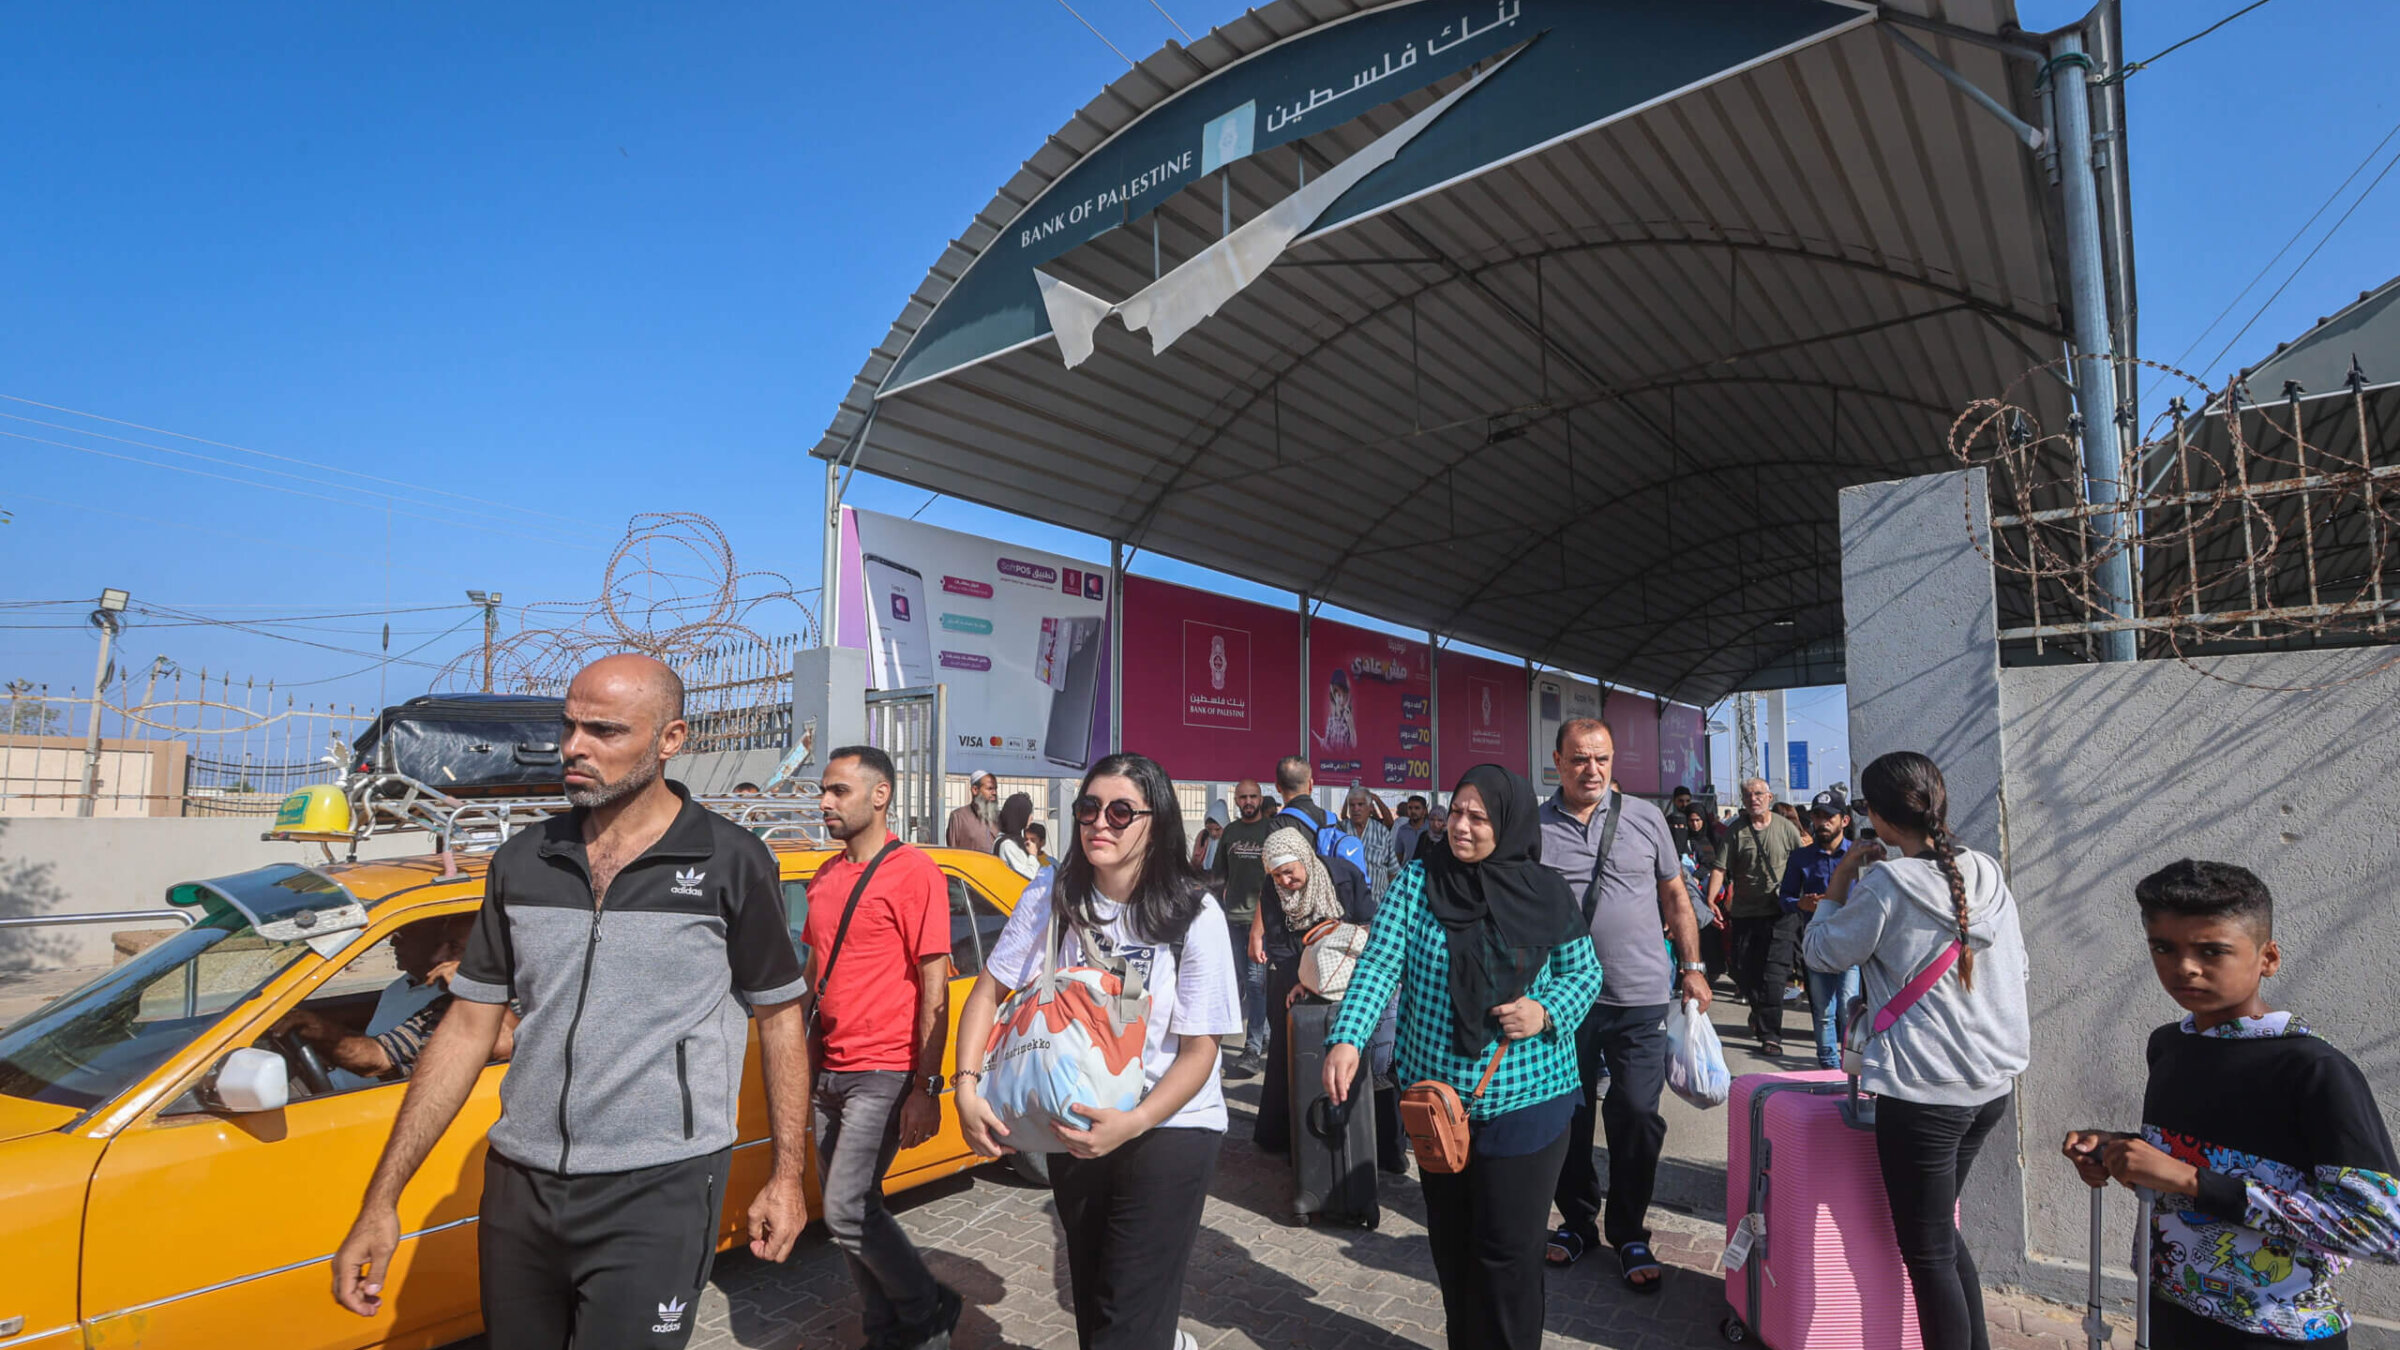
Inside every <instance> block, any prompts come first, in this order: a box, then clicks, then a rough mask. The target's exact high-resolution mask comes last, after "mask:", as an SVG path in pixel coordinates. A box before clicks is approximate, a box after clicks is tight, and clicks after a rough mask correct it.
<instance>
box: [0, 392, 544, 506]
mask: <svg viewBox="0 0 2400 1350" xmlns="http://www.w3.org/2000/svg"><path fill="white" fill-rule="evenodd" d="M0 418H7V419H8V420H10V421H12V422H24V423H27V424H29V425H32V426H37V427H47V428H49V429H50V430H52V431H60V432H65V433H66V434H67V435H69V436H89V437H92V438H93V439H95V440H102V441H114V442H115V443H117V444H118V445H130V446H134V447H136V448H138V449H142V450H156V451H158V452H159V453H160V454H162V455H181V456H183V457H184V458H186V459H196V460H199V461H200V462H201V463H203V464H215V465H218V466H220V467H223V468H228V469H240V470H242V471H244V472H246V473H263V474H272V475H273V476H275V477H277V478H289V479H291V480H293V481H294V482H299V483H306V484H308V485H309V486H311V487H321V488H326V489H329V490H331V491H334V492H355V493H357V494H359V495H360V496H362V497H365V498H367V499H368V500H369V501H370V502H373V503H375V504H377V505H382V504H385V503H389V502H392V501H394V500H400V501H407V502H409V504H410V505H412V506H423V507H427V508H429V509H436V510H448V511H455V512H457V513H458V514H460V515H468V516H476V517H479V518H481V519H483V520H489V521H494V522H498V523H501V524H505V525H509V526H511V527H512V528H523V527H522V526H519V525H518V523H517V522H515V521H513V520H510V519H509V518H508V517H506V516H498V515H494V514H492V513H491V512H489V511H468V510H464V509H462V508H459V507H455V506H452V507H443V506H441V505H440V504H438V503H435V502H420V501H415V500H413V499H410V498H398V499H395V498H394V497H393V496H392V494H390V493H388V492H377V491H375V490H374V489H372V488H363V487H354V486H352V485H351V484H348V483H336V482H333V481H331V480H329V479H324V478H317V477H312V476H310V475H308V474H304V473H291V472H288V471H286V470H283V469H265V468H260V467H258V466H257V465H254V464H244V463H242V462H240V461H239V460H231V459H221V458H219V457H218V456H215V455H204V454H201V453H200V452H199V451H197V450H185V449H181V448H179V447H177V446H172V445H158V444H155V443H153V442H150V441H136V440H131V439H128V438H126V437H123V436H111V435H109V434H108V433H107V432H105V431H85V430H84V429H82V428H81V427H69V426H61V425H59V424H58V423H56V422H45V421H42V420H41V419H40V418H37V417H26V416H24V415H22V414H19V413H0ZM17 434H19V433H16V432H0V435H12V436H13V435H17ZM25 439H27V440H37V439H38V438H36V437H30V436H29V437H26V438H25ZM41 443H42V444H45V445H67V444H69V443H68V442H64V441H43V442H41ZM161 467H164V466H161ZM344 472H347V470H344ZM262 486H263V485H262ZM423 490H424V491H428V492H436V491H438V489H434V488H426V489H423ZM441 495H444V496H450V495H454V494H449V493H443V494H441ZM467 500H470V501H472V500H474V499H473V498H468V499H467ZM533 514H546V513H533Z"/></svg>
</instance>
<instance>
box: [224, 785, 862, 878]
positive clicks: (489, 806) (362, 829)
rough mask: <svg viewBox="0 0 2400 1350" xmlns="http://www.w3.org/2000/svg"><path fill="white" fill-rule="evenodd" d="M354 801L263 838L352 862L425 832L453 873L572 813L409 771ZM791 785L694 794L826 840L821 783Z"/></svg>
mask: <svg viewBox="0 0 2400 1350" xmlns="http://www.w3.org/2000/svg"><path fill="white" fill-rule="evenodd" d="M338 786H339V787H340V789H341V794H342V797H343V798H344V799H345V800H346V801H347V802H348V803H349V807H350V810H349V820H348V828H346V829H336V830H307V829H276V830H269V831H267V833H266V834H265V835H263V836H261V837H262V838H265V839H269V840H276V841H285V842H300V843H315V844H321V845H324V846H325V851H326V855H327V856H328V857H331V856H332V852H333V848H332V846H333V845H334V844H337V843H341V844H347V845H348V846H349V859H348V860H349V861H352V862H355V861H357V859H358V846H359V845H360V844H361V843H363V842H364V841H366V840H368V839H372V838H375V837H376V836H378V835H389V834H402V833H406V832H408V831H412V830H421V831H424V832H425V833H427V834H430V835H432V836H433V837H434V839H435V841H436V851H437V852H439V853H440V854H441V855H442V867H443V874H444V875H445V876H450V875H455V874H456V872H457V862H456V856H457V855H458V854H460V853H489V852H490V851H492V850H493V849H496V848H498V847H500V845H502V844H504V843H506V842H508V840H509V837H510V836H511V835H514V834H515V833H516V832H517V831H519V830H522V829H524V828H526V827H527V826H529V825H536V824H539V823H540V822H542V821H545V820H548V819H550V818H551V817H552V816H555V815H560V814H562V813H564V812H567V811H571V810H573V809H575V808H574V804H573V803H571V802H569V801H568V800H567V799H566V798H565V797H563V796H559V797H548V796H544V797H476V798H469V799H462V798H458V797H453V796H451V795H450V794H449V793H446V792H444V791H442V790H441V789H439V788H436V787H431V786H428V785H427V784H425V783H421V782H419V781H417V780H416V779H414V778H411V777H409V776H408V775H406V774H401V773H391V772H367V773H356V774H352V775H350V776H349V777H347V778H345V779H343V780H342V782H341V783H340V784H339V785H338ZM784 786H785V787H787V788H789V789H790V791H789V792H788V793H787V794H785V795H781V796H775V797H748V796H700V795H698V794H695V795H694V796H693V797H692V800H693V801H695V802H698V803H699V804H700V805H702V806H704V807H707V808H708V809H709V810H711V811H714V812H716V813H717V814H718V815H721V816H723V817H725V818H726V819H728V820H730V821H732V822H733V823H734V824H736V825H739V826H741V827H742V828H744V829H746V830H749V831H750V832H751V833H753V834H756V835H757V836H758V837H759V838H761V839H764V840H767V841H768V842H770V843H772V842H775V841H777V840H799V841H803V842H809V843H824V842H825V841H826V838H827V836H826V834H825V826H824V820H823V818H822V817H821V816H820V815H819V814H818V805H817V804H818V801H819V799H820V797H821V796H822V795H823V787H822V786H821V785H820V784H818V783H817V782H815V781H813V780H808V779H792V780H787V782H786V783H785V784H784Z"/></svg>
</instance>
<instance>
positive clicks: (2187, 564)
mask: <svg viewBox="0 0 2400 1350" xmlns="http://www.w3.org/2000/svg"><path fill="white" fill-rule="evenodd" d="M2114 360H2115V362H2116V364H2117V366H2118V367H2119V369H2118V370H2117V371H2116V372H2114V373H2115V374H2117V375H2124V374H2127V373H2132V374H2136V375H2139V374H2141V373H2144V372H2147V373H2151V374H2156V375H2159V376H2163V377H2165V379H2166V381H2167V382H2168V384H2169V385H2170V387H2171V388H2172V389H2173V390H2174V394H2173V397H2170V398H2169V399H2168V400H2167V402H2166V404H2165V406H2164V408H2163V409H2162V410H2161V411H2160V412H2159V413H2158V414H2156V415H2155V416H2154V417H2153V418H2152V419H2151V420H2150V422H2149V423H2148V425H2146V426H2145V427H2143V428H2142V430H2141V434H2139V435H2130V436H2120V437H2119V441H2120V444H2121V447H2122V448H2121V454H2120V463H2119V466H2118V482H2119V483H2120V484H2122V485H2124V491H2123V494H2122V496H2123V500H2121V501H2117V502H2107V501H2094V500H2092V497H2093V494H2092V493H2091V492H2090V491H2088V480H2087V477H2086V475H2085V473H2084V471H2083V467H2082V463H2081V452H2080V446H2081V442H2082V437H2083V432H2084V426H2083V423H2082V420H2081V418H2080V417H2079V416H2072V415H2071V416H2069V417H2068V419H2067V420H2066V422H2065V423H2064V425H2061V426H2059V427H2056V428H2050V427H2046V426H2044V425H2043V424H2042V422H2041V419H2040V416H2039V414H2038V412H2037V411H2036V403H2037V398H2036V397H2035V394H2036V392H2037V391H2040V392H2047V382H2051V381H2059V382H2064V381H2067V380H2071V379H2072V378H2073V370H2072V367H2073V365H2074V363H2075V362H2074V359H2073V358H2061V359H2059V360H2057V361H2053V362H2049V363H2047V364H2044V365H2041V366H2036V367H2034V368H2032V369H2030V370H2028V371H2026V372H2025V373H2024V374H2023V375H2021V376H2019V377H2018V378H2017V380H2016V381H2014V382H2012V384H2011V385H2010V386H2009V388H2008V389H2007V390H2005V391H2003V392H2002V393H2001V394H2000V395H1999V396H1998V397H1994V398H1986V399H1978V400H1976V401H1975V402H1974V403H1971V404H1969V405H1968V406H1967V408H1966V410H1965V411H1964V412H1962V413H1961V414H1960V415H1959V416H1958V418H1957V420H1956V421H1954V422H1953V423H1952V425H1951V428H1950V436H1949V446H1950V451H1951V454H1952V455H1953V456H1954V457H1955V458H1956V459H1957V460H1958V462H1959V463H1960V464H1962V465H1965V466H1968V467H1977V466H1980V467H1983V468H1986V469H1987V470H1989V476H1990V481H1991V488H1990V492H1991V498H1992V506H1993V507H1994V508H1995V511H1994V515H1993V517H1992V521H1991V524H1992V531H1991V536H1990V548H1989V549H1988V551H1985V557H1986V558H1987V559H1988V560H1989V561H1990V562H1991V563H1992V565H1993V567H1994V569H1995V571H1996V572H1997V573H1998V574H1999V576H2000V578H2001V579H2002V586H2001V608H2002V613H2001V625H2002V627H2001V633H2000V637H2001V640H2002V642H2003V644H2004V651H2006V650H2010V649H2012V648H2014V649H2017V650H2020V651H2022V652H2024V653H2025V654H2027V655H2028V656H2029V657H2030V659H2033V660H2036V661H2041V660H2059V659H2069V660H2072V659H2086V660H2089V659H2095V657H2096V654H2095V647H2096V645H2097V641H2098V638H2099V636H2100V635H2101V634H2104V633H2109V632H2121V631H2127V630H2130V631H2132V632H2134V633H2135V634H2136V635H2137V644H2138V650H2139V654H2140V655H2141V656H2143V657H2145V658H2153V659H2159V658H2165V659H2173V660H2177V661H2181V662H2183V663H2185V664H2186V665H2189V666H2191V667H2192V668H2193V669H2194V670H2196V671H2198V672H2200V673H2201V674H2203V675H2206V676H2207V677H2208V678H2210V679H2213V680H2218V681H2220V682H2223V683H2228V684H2235V685H2240V686H2243V687H2246V688H2255V689H2268V690H2277V691H2288V692H2301V691H2305V690H2310V689H2320V688H2331V687H2334V686H2336V685H2339V684H2346V683H2351V682H2354V681H2356V680H2360V679H2364V678H2367V677H2368V676H2370V675H2373V674H2375V673H2377V672H2379V671H2381V670H2384V669H2387V668H2389V667H2391V666H2393V665H2395V664H2400V650H2395V651H2393V652H2392V653H2391V654H2390V655H2389V656H2387V657H2386V658H2384V659H2383V660H2381V661H2379V662H2373V663H2369V664H2367V665H2365V666H2359V667H2353V668H2351V669H2350V670H2348V671H2347V672H2346V673H2345V674H2344V675H2343V676H2342V677H2341V678H2340V679H2336V680H2329V681H2324V682H2320V683H2314V684H2308V683H2294V684H2286V683H2262V682H2258V681H2255V680H2247V679H2236V678H2234V677H2232V676H2229V675H2227V674H2225V673H2224V672H2223V670H2221V669H2220V668H2218V665H2217V663H2213V662H2212V663H2208V664H2202V663H2201V662H2200V658H2203V657H2213V656H2222V655H2228V654H2235V653H2242V652H2259V651H2280V650H2294V649H2303V648H2318V647H2327V646H2358V645H2365V644H2373V643H2391V642H2393V641H2394V639H2395V637H2396V636H2400V625H2396V624H2395V622H2394V620H2395V613H2394V611H2395V610H2400V574H2395V569H2394V563H2395V558H2394V556H2393V549H2394V546H2395V541H2396V539H2400V452H2395V451H2394V450H2392V449H2390V448H2387V447H2385V446H2384V445H2383V442H2384V441H2385V440H2386V439H2388V438H2389V437H2388V433H2386V432H2385V431H2384V428H2383V414H2385V413H2387V412H2388V411H2389V410H2385V409H2379V408H2376V407H2374V406H2373V404H2374V402H2375V398H2374V395H2375V392H2376V388H2375V386H2373V385H2371V384H2370V382H2369V381H2368V378H2367V375H2366V373H2365V372H2364V371H2363V370H2361V369H2359V368H2358V364H2357V362H2356V361H2355V360H2353V362H2352V367H2351V371H2350V375H2349V378H2348V379H2347V381H2346V382H2345V384H2344V386H2343V388H2342V389H2341V390H2339V391H2316V392H2313V393H2312V392H2311V391H2309V390H2306V389H2303V388H2302V387H2301V386H2300V385H2298V384H2297V383H2287V384H2286V385H2285V387H2284V388H2283V389H2281V390H2279V391H2278V397H2277V398H2276V399H2275V400H2273V401H2271V402H2267V403H2263V404H2262V403H2260V402H2259V401H2258V400H2256V399H2255V398H2254V397H2253V396H2252V391H2251V390H2250V389H2249V387H2248V386H2247V385H2246V384H2245V383H2244V382H2243V381H2242V380H2241V379H2239V378H2236V379H2235V380H2233V381H2231V382H2229V383H2228V384H2227V385H2226V386H2225V387H2224V388H2223V389H2221V390H2211V389H2210V388H2209V387H2208V386H2207V385H2205V384H2203V383H2202V382H2201V381H2200V380H2199V379H2198V378H2196V377H2194V376H2192V375H2191V374H2189V373H2188V372H2185V371H2183V370H2179V369H2177V368H2175V367H2173V366H2170V365H2166V364H2163V363H2160V362H2157V361H2150V360H2145V359H2141V358H2125V357H2120V358H2114ZM1972 505H1973V504H1972V503H1971V502H1970V503H1969V507H1970V509H1971V508H1972ZM2118 522H2122V524H2121V525H2119V524H2118ZM1977 547H1978V549H1979V550H1983V545H1982V544H1981V543H1980V542H1979V543H1978V545H1977ZM2120 556H2123V557H2125V558H2126V559H2127V561H2128V562H2129V564H2130V570H2131V573H2132V577H2133V586H2132V590H2133V595H2132V596H2131V597H2130V601H2131V604H2130V607H2129V612H2124V613H2120V612H2119V608H2120V607H2119V605H2118V603H2116V602H2115V600H2114V598H2113V597H2112V596H2111V595H2110V594H2109V593H2108V591H2107V590H2106V589H2104V588H2103V586H2102V585H2101V584H2100V576H2101V573H2102V569H2103V567H2104V566H2105V565H2106V564H2108V563H2109V562H2111V561H2112V560H2113V559H2115V558H2117V557H2120Z"/></svg>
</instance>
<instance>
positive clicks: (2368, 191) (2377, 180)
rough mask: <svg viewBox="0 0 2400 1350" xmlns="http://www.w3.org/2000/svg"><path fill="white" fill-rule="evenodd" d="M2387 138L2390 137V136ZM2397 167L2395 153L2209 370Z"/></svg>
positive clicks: (2212, 360)
mask: <svg viewBox="0 0 2400 1350" xmlns="http://www.w3.org/2000/svg"><path fill="white" fill-rule="evenodd" d="M2386 139H2389V138H2388V137H2387V138H2386ZM2376 148H2377V149H2381V148H2382V147H2380V146H2378V147H2376ZM2395 164H2400V154H2394V155H2393V156H2392V157H2391V158H2390V159H2387V160H2385V161H2384V162H2383V167H2382V168H2381V169H2379V170H2377V171H2376V174H2375V177H2374V178H2373V179H2372V180H2370V181H2369V182H2368V183H2367V186H2366V188H2365V189H2364V190H2363V191H2361V192H2360V193H2359V194H2358V196H2357V197H2356V198H2355V199H2354V200H2352V201H2351V203H2350V209H2349V210H2347V211H2344V212H2342V215H2341V219H2339V220H2336V221H2335V222H2333V228H2332V229H2329V230H2327V231H2325V233H2324V235H2323V236H2322V237H2320V238H2319V239H2318V240H2317V245H2316V247H2315V248H2312V249H2310V250H2309V251H2308V256H2307V257H2305V258H2302V259H2301V260H2300V265H2299V266H2297V267H2294V268H2293V269H2292V274H2291V275H2290V276H2287V277H2285V278H2284V279H2283V284H2282V285H2281V286H2278V287H2276V288H2275V293H2274V294H2273V295H2270V296H2268V297H2267V298H2266V299H2265V300H2263V301H2260V302H2259V306H2258V309H2257V310H2256V311H2255V312H2253V313H2252V314H2251V315H2250V320H2249V322H2248V323H2245V324H2243V325H2242V328H2241V332H2238V333H2235V334H2234V335H2233V336H2232V337H2230V338H2227V339H2226V340H2225V345H2224V346H2223V347H2220V348H2218V349H2217V354H2216V355H2215V356H2212V357H2210V358H2209V359H2208V365H2207V367H2206V369H2209V370H2214V369H2216V367H2217V362H2219V361H2222V360H2224V359H2225V353H2227V352H2229V351H2232V350H2233V344H2235V343H2237V342H2239V341H2241V340H2242V336H2243V334H2246V333H2248V332H2249V331H2250V328H2251V326H2252V325H2253V324H2256V323H2257V322H2258V321H2259V319H2260V318H2261V317H2262V316H2263V315H2265V314H2266V312H2267V310H2268V309H2269V308H2271V307H2272V306H2273V305H2274V303H2275V302H2276V301H2278V300H2280V299H2282V298H2283V293H2284V292H2285V291H2288V290H2290V289H2291V287H2292V283H2293V282H2295V281H2297V280H2299V279H2300V274H2301V273H2302V272H2305V271H2307V270H2308V265H2309V264H2310V263H2312V262H2315V261H2316V259H2317V255H2318V254H2319V253H2322V252H2324V251H2325V246H2326V245H2327V244H2330V243H2332V242H2333V237H2334V236H2335V235H2337V234H2340V233H2341V232H2342V227H2343V226H2344V225H2347V224H2349V223H2350V217H2351V216H2353V215H2356V214H2357V213H2358V208H2360V207H2361V206H2364V205H2366V204H2367V198H2369V197H2372V196H2374V195H2375V189H2376V188H2377V187H2379V186H2381V185H2382V183H2383V180H2384V176H2385V175H2387V174H2389V173H2390V172H2391V171H2392V166H2393V165H2395Z"/></svg>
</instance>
